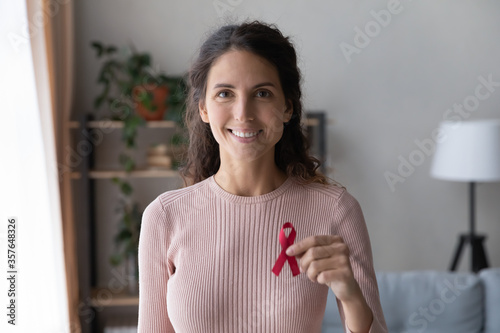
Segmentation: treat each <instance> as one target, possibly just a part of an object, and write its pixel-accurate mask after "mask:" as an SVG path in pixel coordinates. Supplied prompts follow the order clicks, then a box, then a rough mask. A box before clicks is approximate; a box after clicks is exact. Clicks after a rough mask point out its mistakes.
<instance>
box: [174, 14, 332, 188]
mask: <svg viewBox="0 0 500 333" xmlns="http://www.w3.org/2000/svg"><path fill="white" fill-rule="evenodd" d="M231 50H239V51H248V52H251V53H253V54H256V55H258V56H260V57H262V58H264V59H266V60H267V61H269V62H270V63H271V64H272V65H274V66H275V67H276V69H277V71H278V75H279V79H280V82H281V86H282V88H283V92H284V96H285V100H287V101H290V102H291V103H292V107H293V114H292V118H291V119H290V121H289V122H288V123H286V124H285V125H284V129H283V136H282V137H281V139H280V140H279V142H278V143H277V144H276V146H275V153H274V160H275V163H276V165H277V167H278V168H279V169H280V170H282V171H283V172H285V173H286V175H287V176H295V177H297V178H298V179H299V181H301V182H303V183H311V182H316V183H321V184H328V183H329V181H328V178H327V177H326V176H324V175H323V174H322V173H321V172H320V171H319V170H318V168H319V166H320V161H319V160H318V159H317V158H315V157H313V156H311V155H310V154H309V144H308V141H307V140H306V137H305V135H304V133H303V128H302V126H301V118H302V100H301V96H302V91H301V88H300V83H301V74H300V70H299V68H298V66H297V55H296V52H295V48H294V46H293V44H292V43H291V42H290V40H289V37H285V36H283V34H282V33H281V32H280V31H279V30H278V28H277V27H276V26H275V25H272V24H266V23H262V22H259V21H252V22H245V23H242V24H240V25H226V26H223V27H221V28H219V29H218V30H217V31H215V33H213V34H212V35H210V36H209V37H208V39H207V40H206V41H205V42H204V43H203V44H202V46H201V48H200V52H199V55H198V58H197V59H196V60H195V62H194V63H193V65H192V66H191V69H190V71H189V73H188V78H187V81H188V82H187V84H188V96H187V105H186V114H185V119H184V121H185V124H186V127H187V129H188V132H189V147H188V150H187V156H186V157H187V158H186V163H185V165H184V166H183V167H182V168H181V175H182V177H183V179H184V182H185V185H186V186H187V185H190V184H195V183H197V182H200V181H202V180H204V179H206V178H208V177H210V176H212V175H214V174H215V173H216V172H217V171H218V170H219V167H220V155H219V144H218V143H217V141H216V140H215V138H214V136H213V134H212V131H211V129H210V125H209V124H207V123H204V122H203V121H202V119H201V116H200V114H199V103H200V101H201V102H203V101H204V98H205V94H206V88H207V78H208V73H209V71H210V68H211V66H212V64H213V63H214V62H215V61H216V60H217V59H218V58H219V57H220V56H221V55H223V54H224V53H226V52H228V51H231Z"/></svg>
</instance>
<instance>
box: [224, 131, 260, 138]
mask: <svg viewBox="0 0 500 333" xmlns="http://www.w3.org/2000/svg"><path fill="white" fill-rule="evenodd" d="M231 132H232V133H233V134H234V135H236V136H239V137H240V138H250V137H252V136H256V135H257V134H258V133H259V132H253V133H243V132H236V131H231Z"/></svg>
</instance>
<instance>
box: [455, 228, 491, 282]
mask: <svg viewBox="0 0 500 333" xmlns="http://www.w3.org/2000/svg"><path fill="white" fill-rule="evenodd" d="M485 239H486V236H484V235H470V234H461V235H460V238H459V243H458V246H457V248H456V250H455V255H454V256H453V260H452V262H451V266H450V271H452V272H453V271H455V269H456V268H457V264H458V261H459V259H460V255H461V254H462V251H463V249H464V245H465V244H470V245H471V250H472V263H471V264H472V267H471V270H472V271H473V272H474V273H477V272H479V271H480V270H481V269H483V268H487V267H489V265H488V259H487V258H486V251H485V250H484V246H483V241H484V240H485Z"/></svg>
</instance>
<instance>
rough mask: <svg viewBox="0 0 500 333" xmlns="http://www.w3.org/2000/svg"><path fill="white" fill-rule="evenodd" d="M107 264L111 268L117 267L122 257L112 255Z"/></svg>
mask: <svg viewBox="0 0 500 333" xmlns="http://www.w3.org/2000/svg"><path fill="white" fill-rule="evenodd" d="M109 262H110V264H111V265H113V266H118V265H120V264H121V263H122V256H121V255H120V254H113V255H112V256H111V257H110V258H109Z"/></svg>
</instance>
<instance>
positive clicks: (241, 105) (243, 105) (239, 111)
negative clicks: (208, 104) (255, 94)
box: [233, 98, 255, 122]
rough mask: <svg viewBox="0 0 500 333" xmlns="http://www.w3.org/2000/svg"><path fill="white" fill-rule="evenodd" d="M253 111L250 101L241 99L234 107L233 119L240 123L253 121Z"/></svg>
mask: <svg viewBox="0 0 500 333" xmlns="http://www.w3.org/2000/svg"><path fill="white" fill-rule="evenodd" d="M254 111H255V110H254V109H253V106H252V104H251V101H250V100H249V99H247V98H241V99H240V100H239V101H238V103H236V104H235V105H234V110H233V113H234V118H235V119H236V120H239V121H241V122H245V121H249V120H254V119H255V115H254Z"/></svg>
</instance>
